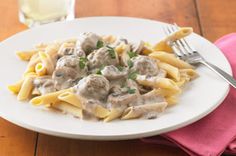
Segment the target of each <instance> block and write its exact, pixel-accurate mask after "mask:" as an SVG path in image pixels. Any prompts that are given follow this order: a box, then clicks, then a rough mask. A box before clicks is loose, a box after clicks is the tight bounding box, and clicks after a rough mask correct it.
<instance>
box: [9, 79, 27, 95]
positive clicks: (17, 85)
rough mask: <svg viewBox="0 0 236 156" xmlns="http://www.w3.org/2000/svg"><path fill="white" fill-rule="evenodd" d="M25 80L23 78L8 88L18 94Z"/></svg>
mask: <svg viewBox="0 0 236 156" xmlns="http://www.w3.org/2000/svg"><path fill="white" fill-rule="evenodd" d="M23 82H24V80H23V79H22V80H20V81H18V82H16V83H15V84H12V85H9V86H8V87H7V88H8V90H9V91H11V92H12V93H14V94H18V93H19V91H20V89H21V86H22V84H23Z"/></svg>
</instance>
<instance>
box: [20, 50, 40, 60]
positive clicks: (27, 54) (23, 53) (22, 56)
mask: <svg viewBox="0 0 236 156" xmlns="http://www.w3.org/2000/svg"><path fill="white" fill-rule="evenodd" d="M37 53H38V51H37V50H29V51H17V52H16V55H17V56H18V57H19V58H20V59H21V60H23V61H29V60H30V59H31V57H32V56H33V55H35V54H37Z"/></svg>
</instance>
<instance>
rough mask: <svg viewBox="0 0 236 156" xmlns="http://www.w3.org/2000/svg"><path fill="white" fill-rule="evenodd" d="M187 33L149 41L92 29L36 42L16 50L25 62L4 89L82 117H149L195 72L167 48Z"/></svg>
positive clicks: (187, 30)
mask: <svg viewBox="0 0 236 156" xmlns="http://www.w3.org/2000/svg"><path fill="white" fill-rule="evenodd" d="M191 32H192V28H188V27H183V28H180V30H178V31H177V32H175V33H173V34H171V35H169V36H167V37H165V38H164V39H162V40H161V41H159V42H158V43H156V44H154V45H151V44H150V43H148V42H144V41H140V42H138V43H133V42H130V41H128V40H127V39H125V38H122V37H117V36H113V35H104V36H101V35H97V34H95V33H92V32H86V33H83V34H81V35H80V36H79V37H78V38H76V39H68V40H63V41H54V42H52V43H40V44H38V45H36V46H35V48H34V49H32V50H28V51H17V53H16V54H17V56H18V57H19V58H20V59H21V60H23V61H28V65H27V67H26V70H25V72H24V73H23V75H22V78H21V79H20V80H19V81H18V82H16V83H15V84H12V85H9V86H8V89H9V90H10V91H11V92H12V93H14V94H16V95H17V100H19V101H24V100H30V103H32V104H33V105H35V106H38V105H44V106H45V107H47V108H49V109H57V110H61V111H62V112H65V113H68V114H72V115H73V116H75V117H79V118H81V119H85V120H103V121H105V122H108V121H112V120H114V119H122V120H123V119H134V118H145V119H154V118H156V117H158V115H159V114H161V113H162V112H163V111H164V110H165V109H166V108H167V107H169V106H172V105H174V104H176V103H177V102H178V96H179V95H180V94H181V93H182V90H183V87H184V85H185V84H186V83H188V82H189V81H191V80H193V79H194V78H196V77H197V76H198V74H197V73H196V71H195V70H194V68H193V67H192V66H191V65H190V64H188V63H187V62H184V61H182V60H180V59H178V58H177V57H176V56H175V55H174V54H173V53H172V49H171V48H170V47H169V46H168V43H169V42H173V41H176V40H179V39H181V38H183V37H185V36H187V35H189V34H191Z"/></svg>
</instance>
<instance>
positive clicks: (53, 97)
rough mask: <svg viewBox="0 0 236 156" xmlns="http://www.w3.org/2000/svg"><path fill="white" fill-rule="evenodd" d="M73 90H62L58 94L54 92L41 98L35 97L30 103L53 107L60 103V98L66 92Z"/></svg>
mask: <svg viewBox="0 0 236 156" xmlns="http://www.w3.org/2000/svg"><path fill="white" fill-rule="evenodd" d="M70 90H71V88H69V89H64V90H60V91H57V92H52V93H48V94H45V95H41V96H37V97H34V98H33V99H31V100H30V103H32V104H33V105H42V104H44V105H47V104H49V105H51V104H56V103H57V102H59V101H60V99H59V98H58V96H59V95H60V94H62V93H64V92H67V91H70Z"/></svg>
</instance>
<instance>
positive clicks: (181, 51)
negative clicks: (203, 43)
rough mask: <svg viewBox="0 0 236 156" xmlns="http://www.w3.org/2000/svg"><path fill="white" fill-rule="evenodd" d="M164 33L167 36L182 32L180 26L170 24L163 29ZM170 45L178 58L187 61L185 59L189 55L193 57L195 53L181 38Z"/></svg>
mask: <svg viewBox="0 0 236 156" xmlns="http://www.w3.org/2000/svg"><path fill="white" fill-rule="evenodd" d="M163 30H164V32H165V33H166V35H168V36H169V35H171V34H173V33H175V32H177V31H179V30H180V28H179V27H178V25H177V24H176V23H174V25H170V24H168V25H167V26H164V27H163ZM169 45H170V46H171V48H172V49H173V51H174V53H175V54H176V55H177V57H179V58H181V59H183V60H185V57H186V56H188V55H191V54H193V53H194V52H195V50H194V48H193V47H192V46H190V44H188V42H187V41H186V39H185V38H181V39H179V40H176V41H171V42H169Z"/></svg>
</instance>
